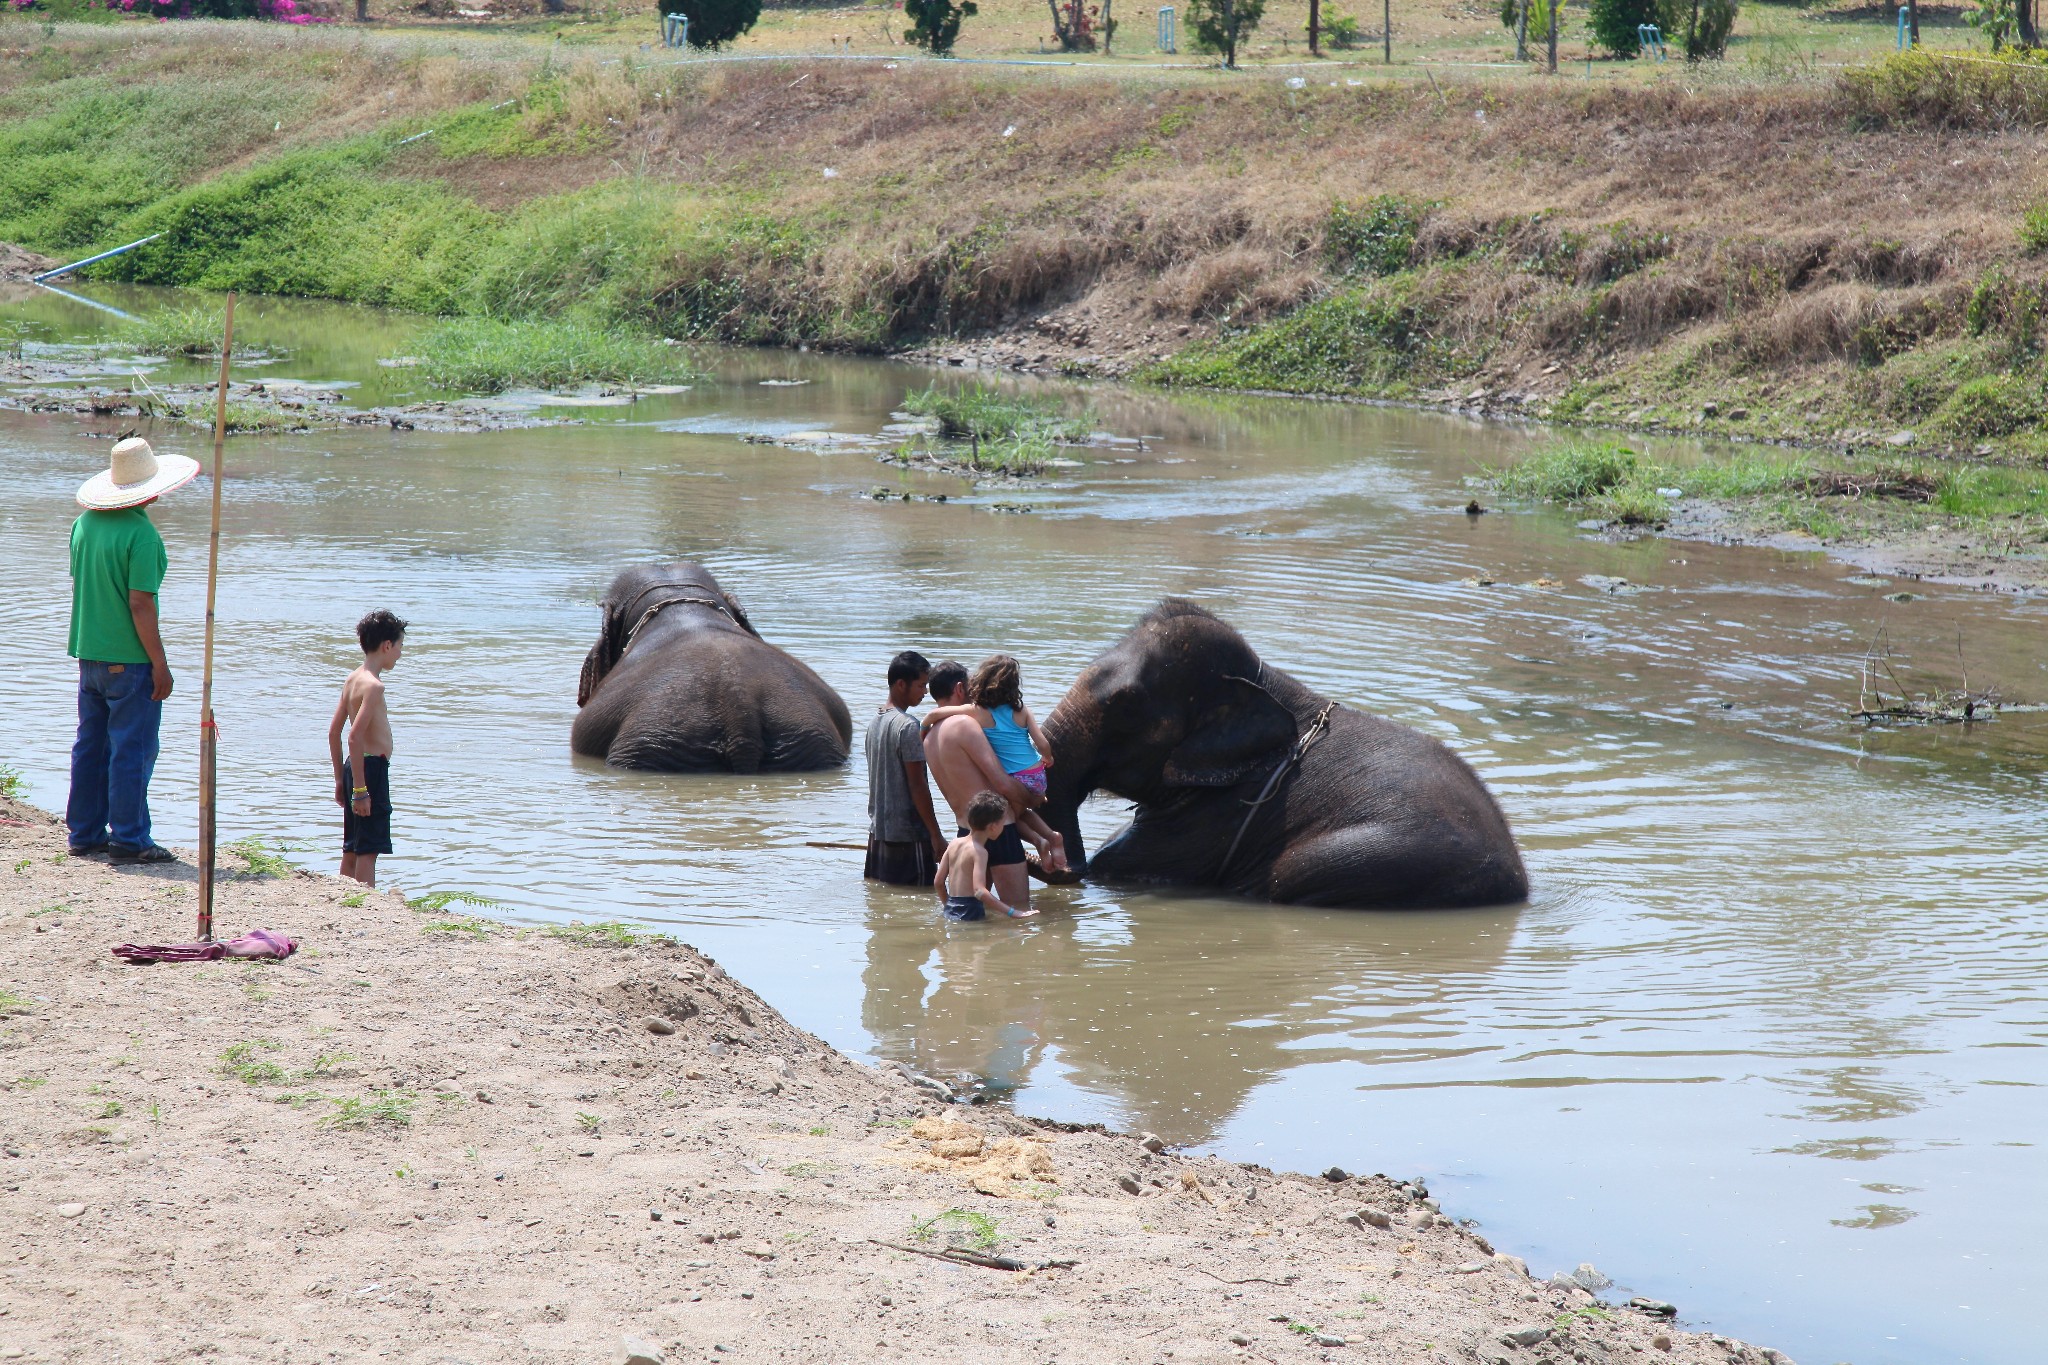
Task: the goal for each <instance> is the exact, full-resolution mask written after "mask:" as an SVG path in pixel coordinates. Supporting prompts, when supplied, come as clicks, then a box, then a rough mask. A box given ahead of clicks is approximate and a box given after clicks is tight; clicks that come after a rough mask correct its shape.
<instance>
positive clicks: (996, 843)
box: [960, 824, 1024, 867]
mask: <svg viewBox="0 0 2048 1365" xmlns="http://www.w3.org/2000/svg"><path fill="white" fill-rule="evenodd" d="M960 837H961V838H962V839H965V838H966V837H967V831H966V830H964V829H963V830H961V831H960ZM1023 861H1024V840H1023V839H1022V838H1020V837H1018V834H1017V826H1016V825H1014V824H1009V825H1004V826H1003V832H1002V833H1001V834H998V835H997V836H996V837H995V838H993V839H991V840H989V841H988V865H989V866H990V867H1008V866H1009V865H1010V864H1012V863H1021V862H1023Z"/></svg>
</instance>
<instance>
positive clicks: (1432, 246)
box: [0, 26, 2048, 453]
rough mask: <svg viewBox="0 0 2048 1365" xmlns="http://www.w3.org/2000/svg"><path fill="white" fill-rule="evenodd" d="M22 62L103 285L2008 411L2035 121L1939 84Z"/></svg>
mask: <svg viewBox="0 0 2048 1365" xmlns="http://www.w3.org/2000/svg"><path fill="white" fill-rule="evenodd" d="M19 31H20V32H22V33H23V34H25V35H26V34H34V35H35V36H34V37H33V38H32V39H31V40H30V41H29V43H28V46H26V47H25V48H24V47H17V48H15V49H13V50H12V55H10V56H8V57H7V58H6V59H5V60H4V62H0V110H4V112H5V113H6V115H7V123H8V129H7V131H5V132H0V167H5V169H4V170H0V205H5V206H6V207H0V240H11V241H17V242H20V243H22V244H24V245H26V246H29V247H32V248H35V249H37V250H41V251H46V252H56V253H65V252H70V251H73V250H82V249H85V248H87V247H97V246H101V245H104V244H105V243H107V242H110V241H114V240H117V239H118V240H125V239H127V238H129V237H130V236H140V235H143V234H144V233H146V232H150V231H163V232H164V233H165V234H166V236H165V238H164V239H163V240H162V241H161V242H159V243H155V244H152V245H151V246H149V247H147V248H145V249H143V250H141V251H138V252H136V253H134V254H133V255H130V256H127V257H123V258H120V259H119V260H117V261H114V262H109V263H107V264H106V265H105V266H102V267H99V269H100V270H101V271H102V272H103V273H104V274H105V275H107V276H108V277H112V278H123V279H132V280H140V281H148V282H155V283H166V284H187V285H199V286H205V287H229V286H234V287H239V288H243V289H250V290H262V291H268V292H274V293H288V294H315V295H323V296H329V297H336V298H346V299H356V300H360V301H364V302H374V303H388V304H394V305H397V306H401V307H407V308H415V309H424V310H428V311H440V312H448V311H488V312H493V313H500V314H510V315H522V314H524V315H532V316H541V315H553V314H558V313H561V312H565V311H570V310H581V311H583V312H586V313H596V314H599V315H602V316H604V317H606V318H609V319H616V320H623V321H626V322H631V323H635V324H640V325H645V326H649V327H655V328H659V329H661V330H664V331H667V332H669V333H671V334H688V335H695V336H711V337H718V338H722V339H725V340H731V341H740V342H766V343H795V342H805V343H815V344H824V345H835V346H847V347H858V348H867V349H891V348H895V349H901V348H910V347H919V346H924V347H934V346H936V347H938V348H939V349H941V350H943V351H947V352H950V353H951V354H953V355H954V356H955V357H957V358H965V357H966V356H970V355H971V356H973V357H975V358H977V359H986V360H988V361H990V362H991V363H1002V364H1011V365H1024V366H1038V367H1044V368H1061V367H1065V368H1073V369H1080V370H1088V371H1095V372H1104V373H1130V372H1139V373H1148V374H1152V375H1154V376H1155V377H1159V378H1163V379H1166V380H1168V381H1171V382H1187V383H1201V384H1213V385H1218V386H1224V387H1246V388H1262V389H1278V390H1285V391H1290V392H1308V393H1332V394H1354V395H1369V396H1379V397H1393V398H1402V399H1412V400H1421V401H1440V402H1446V403H1450V402H1457V403H1469V404H1472V405H1477V406H1484V407H1488V408H1490V409H1493V410H1509V411H1517V412H1527V413H1532V414H1536V415H1546V416H1551V417H1570V418H1585V419H1595V420H1603V421H1612V422H1618V423H1624V424H1629V423H1632V424H1636V425H1653V424H1664V425H1680V426H1683V427H1685V428H1686V429H1699V430H1704V431H1710V432H1723V433H1739V434H1749V435H1756V436H1761V437H1768V438H1773V439H1796V440H1821V439H1850V440H1856V439H1876V438H1877V437H1879V436H1883V435H1890V434H1893V433H1895V432H1896V431H1897V430H1901V429H1908V430H1912V431H1913V432H1914V438H1913V440H1914V443H1915V444H1916V445H1924V446H1932V447H1942V448H1945V449H1954V450H1957V451H1962V452H1970V451H1974V450H1977V449H1978V448H1979V447H1986V448H1987V449H1990V450H1993V451H1997V450H2003V449H2007V448H2011V449H2013V450H2015V451H2019V452H2022V453H2031V452H2032V451H2033V450H2034V445H2033V444H2032V442H2033V437H2034V428H2035V427H2036V425H2037V424H2038V421H2039V419H2040V417H2041V415H2042V413H2043V411H2044V403H2043V400H2042V395H2041V384H2040V374H2039V367H2038V364H2037V362H2036V352H2037V350H2038V347H2037V346H2036V344H2035V336H2034V334H2035V330H2036V326H2037V318H2038V314H2039V311H2040V309H2039V301H2040V299H2041V298H2042V297H2043V288H2044V280H2048V273H2044V271H2043V270H2042V269H2041V268H2040V267H2039V266H2038V265H2037V264H2036V263H2035V262H2034V259H2033V258H2032V257H2031V256H2030V255H2029V254H2028V244H2029V243H2032V242H2033V241H2034V235H2038V234H2033V233H2032V229H2027V228H2025V227H2024V224H2025V223H2026V222H2028V221H2030V220H2027V219H2026V211H2027V210H2028V208H2029V207H2030V205H2031V204H2032V203H2033V201H2034V196H2035V194H2036V175H2035V172H2034V171H2033V169H2032V167H2033V165H2034V163H2035V161H2036V159H2037V156H2038V152H2039V138H2038V135H2037V134H2036V133H2035V132H2034V131H2033V128H2034V127H2035V126H2037V125H2038V124H2039V123H2040V122H2041V121H2042V119H2043V118H2048V107H2043V108H2037V107H2036V104H2037V103H2043V102H2044V101H2048V95H2044V96H2043V97H2042V100H2041V101H2036V100H2035V98H2034V95H2033V93H2031V92H2030V91H2031V88H2030V87H2024V84H2023V82H2024V78H2023V77H2016V78H2013V79H2019V80H2021V81H2022V87H2015V88H2007V86H2006V85H2001V84H1999V83H1998V82H1999V81H2000V80H2002V79H2005V78H2004V77H2003V75H2002V73H2000V72H1998V71H1996V70H1993V72H1992V74H1991V75H1989V76H1984V77H1982V78H1981V79H1980V78H1977V77H1970V79H1972V80H1978V81H1979V84H1978V85H1977V86H1973V87H1970V88H1967V89H1957V88H1952V87H1953V81H1954V79H1955V78H1954V75H1953V73H1954V71H1958V70H1959V71H1964V72H1965V73H1967V72H1968V71H1971V70H1975V69H1976V68H1968V67H1960V66H1955V65H1954V64H1950V65H1947V66H1944V65H1943V64H1941V63H1940V62H1939V61H1938V60H1937V59H1934V58H1927V59H1925V60H1924V61H1918V64H1917V65H1915V61H1916V60H1918V59H1909V60H1907V61H1906V62H1904V63H1902V64H1895V65H1892V66H1887V67H1883V68H1879V69H1877V70H1875V71H1874V72H1859V73H1851V75H1850V76H1848V77H1846V78H1844V79H1843V80H1842V81H1841V82H1837V83H1832V84H1825V85H1776V86H1757V85H1740V84H1724V85H1718V86H1716V85H1699V84H1695V83H1692V81H1693V80H1694V79H1695V78H1690V77H1687V76H1685V75H1682V74H1681V73H1678V72H1675V71H1674V72H1673V73H1672V74H1671V77H1670V78H1669V79H1668V80H1665V81H1664V82H1662V83H1661V84H1652V85H1650V86H1648V87H1642V86H1630V87H1627V88H1597V87H1595V88H1588V87H1586V86H1583V85H1579V84H1574V83H1572V82H1567V81H1557V82H1542V81H1529V80H1521V81H1516V82H1502V83H1481V84H1470V85H1461V86H1445V87H1442V88H1438V87H1436V86H1430V85H1425V86H1422V87H1420V88H1416V87H1411V86H1409V85H1407V84H1393V83H1377V82H1370V81H1365V82H1361V81H1358V80H1356V79H1355V78H1346V79H1345V80H1343V81H1341V82H1337V83H1335V84H1325V83H1323V82H1320V81H1311V82H1310V83H1309V84H1308V86H1307V87H1306V88H1304V89H1301V90H1292V89H1289V88H1287V87H1286V86H1285V85H1284V83H1282V82H1281V81H1279V80H1278V79H1276V78H1269V77H1263V76H1256V75H1250V74H1247V75H1243V76H1240V77H1236V78H1226V77H1220V76H1216V75H1210V74H1202V73H1186V72H1182V73H1170V74H1155V75H1151V76H1147V77H1145V78H1144V79H1142V80H1138V79H1131V80H1121V81H1112V80H1108V79H1100V78H1090V77H1084V76H1080V75H1075V74H1065V75H1055V74H1051V73H1037V72H1032V73H1017V72H995V73H991V72H988V71H983V70H959V69H935V67H934V66H933V65H931V64H925V65H905V66H904V67H903V68H902V69H891V68H889V67H886V66H884V65H882V64H880V63H876V64H867V63H836V64H825V63H820V64H816V65H815V67H812V68H805V69H803V70H801V71H797V73H796V77H797V78H795V79H793V78H792V74H791V72H792V70H793V69H794V68H793V67H787V66H784V65H782V64H778V63H767V64H743V65H732V66H717V67H708V68H707V67H703V66H696V67H674V66H667V67H663V66H637V65H636V64H635V61H636V58H635V54H632V53H627V54H624V58H623V60H619V61H616V62H614V63H613V64H610V65H603V64H600V62H599V60H598V59H597V58H594V57H593V58H585V59H581V60H580V61H578V62H575V63H571V64H569V65H566V66H564V65H561V64H555V63H544V61H543V59H542V56H541V54H539V53H538V52H537V51H536V50H535V49H533V48H531V47H529V46H527V45H524V44H522V43H519V42H517V41H514V40H510V39H507V40H503V41H499V42H492V41H490V40H487V39H465V40H459V41H457V40H444V39H430V38H403V37H399V38H392V39H385V40H374V41H372V40H364V39H361V38H355V37H348V38H344V37H343V36H342V35H338V34H335V35H326V34H323V35H308V34H303V33H294V34H287V35H276V34H273V33H270V32H265V31H251V30H250V29H248V28H247V27H244V28H242V29H239V30H233V31H230V29H229V28H228V27H227V26H212V27H202V26H193V27H191V28H190V29H181V30H180V31H179V32H177V33H169V34H148V35H143V36H140V37H138V35H137V34H136V33H135V32H134V31H132V30H129V29H125V28H124V29H122V30H121V31H120V34H119V37H110V36H107V35H105V34H100V33H94V32H92V31H90V30H69V31H67V30H59V31H58V36H56V37H53V38H49V39H44V38H42V37H41V36H40V33H39V31H36V30H28V29H26V28H25V27H24V28H23V29H21V30H19ZM796 65H797V66H801V65H802V63H797V64H796ZM1983 65H1985V64H1982V63H1980V64H1978V66H1979V67H1982V66H1983ZM2027 74H2032V73H2027ZM1945 82H1946V83H1945ZM202 114H203V117H201V115H202ZM429 129H431V130H432V131H431V134H430V135H428V136H425V137H421V138H419V139H417V140H415V141H411V142H405V143H403V144H401V141H400V140H401V139H402V138H406V137H410V136H411V135H412V134H414V133H422V132H426V131H427V130H429ZM1709 399H1711V400H1712V402H1713V406H1712V409H1711V411H1709V410H1708V408H1707V406H1706V403H1705V401H1704V400H1709Z"/></svg>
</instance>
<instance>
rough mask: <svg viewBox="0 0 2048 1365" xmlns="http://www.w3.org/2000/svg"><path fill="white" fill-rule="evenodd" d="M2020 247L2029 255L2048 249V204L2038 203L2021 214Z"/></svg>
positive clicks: (2038, 253)
mask: <svg viewBox="0 0 2048 1365" xmlns="http://www.w3.org/2000/svg"><path fill="white" fill-rule="evenodd" d="M2020 248H2021V250H2023V251H2025V252H2026V253H2027V254H2028V255H2029V256H2038V255H2040V254H2041V253H2042V252H2044V251H2048V204H2036V205H2034V206H2033V207H2032V208H2030V209H2028V210H2027V211H2026V212H2025V213H2023V214H2021V215H2020Z"/></svg>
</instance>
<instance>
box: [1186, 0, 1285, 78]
mask: <svg viewBox="0 0 2048 1365" xmlns="http://www.w3.org/2000/svg"><path fill="white" fill-rule="evenodd" d="M1265 15H1266V0H1189V4H1188V22H1187V26H1188V31H1189V33H1190V34H1192V35H1193V38H1194V46H1195V51H1197V52H1213V53H1215V54H1217V55H1218V56H1220V57H1222V58H1223V64H1224V65H1225V66H1232V67H1234V66H1236V65H1237V48H1238V44H1240V43H1242V42H1244V41H1245V40H1246V39H1247V38H1249V37H1250V36H1251V32H1252V30H1253V29H1255V28H1257V27H1258V26H1259V20H1261V19H1263V18H1264V17H1265Z"/></svg>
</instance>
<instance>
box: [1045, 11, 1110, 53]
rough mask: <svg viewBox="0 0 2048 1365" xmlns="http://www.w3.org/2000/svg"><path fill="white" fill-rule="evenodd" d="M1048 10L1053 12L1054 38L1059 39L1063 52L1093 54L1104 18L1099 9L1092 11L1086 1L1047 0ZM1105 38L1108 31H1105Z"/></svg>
mask: <svg viewBox="0 0 2048 1365" xmlns="http://www.w3.org/2000/svg"><path fill="white" fill-rule="evenodd" d="M1045 4H1046V8H1048V9H1050V10H1051V11H1052V32H1053V37H1055V38H1057V39H1059V44H1060V51H1062V52H1093V51H1094V50H1095V35H1096V32H1097V31H1098V29H1099V28H1100V24H1099V23H1098V21H1099V20H1100V19H1101V17H1102V11H1101V10H1099V9H1092V10H1091V9H1090V8H1088V5H1087V4H1086V0H1045ZM1104 35H1105V38H1106V37H1107V30H1104Z"/></svg>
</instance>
